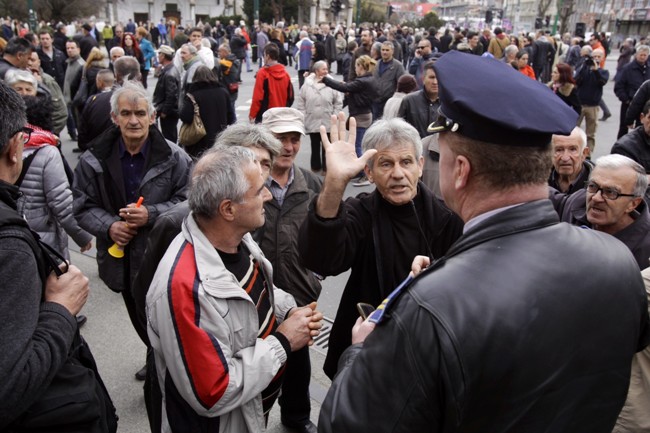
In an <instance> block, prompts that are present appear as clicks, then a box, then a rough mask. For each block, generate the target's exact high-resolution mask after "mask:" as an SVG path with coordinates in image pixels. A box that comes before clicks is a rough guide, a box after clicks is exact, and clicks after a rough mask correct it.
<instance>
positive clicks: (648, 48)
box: [636, 45, 650, 54]
mask: <svg viewBox="0 0 650 433" xmlns="http://www.w3.org/2000/svg"><path fill="white" fill-rule="evenodd" d="M639 51H645V52H646V53H650V46H648V45H639V46H638V47H636V52H637V54H638V53H639Z"/></svg>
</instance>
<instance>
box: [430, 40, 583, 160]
mask: <svg viewBox="0 0 650 433" xmlns="http://www.w3.org/2000/svg"><path fill="white" fill-rule="evenodd" d="M433 68H434V70H435V72H436V78H437V79H438V83H439V89H438V96H439V98H440V109H439V116H438V120H436V121H435V122H434V123H432V124H431V125H429V128H428V131H429V132H432V133H438V132H442V131H451V132H454V133H458V134H461V135H463V136H465V137H468V138H472V139H475V140H479V141H484V142H488V143H494V144H503V145H510V146H522V147H542V146H546V145H548V144H549V143H550V141H551V136H552V135H553V134H557V135H569V134H570V133H571V131H572V130H573V128H574V127H575V126H576V121H577V119H578V115H577V114H576V112H575V111H574V110H573V109H572V108H571V107H569V106H568V105H567V104H566V103H564V101H562V100H561V99H560V98H559V97H558V96H557V95H555V93H553V92H552V91H551V90H550V89H549V88H548V87H547V86H545V85H543V84H541V83H539V82H537V81H535V80H531V79H530V78H528V77H526V76H525V75H524V74H522V73H521V72H518V71H516V70H515V69H514V68H513V67H511V66H510V65H508V64H506V63H502V62H500V61H498V60H494V59H490V58H485V57H480V56H475V55H472V54H466V53H460V52H457V51H450V52H448V53H446V54H445V55H443V56H442V57H441V58H440V60H438V61H437V62H436V63H435V65H434V66H433Z"/></svg>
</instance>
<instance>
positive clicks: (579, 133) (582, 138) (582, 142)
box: [551, 126, 587, 152]
mask: <svg viewBox="0 0 650 433" xmlns="http://www.w3.org/2000/svg"><path fill="white" fill-rule="evenodd" d="M555 137H565V136H563V135H555V134H554V135H553V136H552V137H551V144H555ZM568 137H569V138H574V139H576V140H578V146H579V147H580V152H582V151H583V150H584V148H585V147H587V134H585V131H583V129H582V128H581V127H579V126H576V127H575V128H573V130H572V131H571V134H569V135H568Z"/></svg>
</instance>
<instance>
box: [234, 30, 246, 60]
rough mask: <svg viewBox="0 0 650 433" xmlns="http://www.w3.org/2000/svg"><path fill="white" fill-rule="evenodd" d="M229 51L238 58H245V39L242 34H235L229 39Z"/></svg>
mask: <svg viewBox="0 0 650 433" xmlns="http://www.w3.org/2000/svg"><path fill="white" fill-rule="evenodd" d="M230 51H231V52H232V53H233V54H234V55H235V57H237V58H238V59H239V60H242V59H244V58H246V39H244V37H243V36H236V35H233V37H232V38H231V39H230Z"/></svg>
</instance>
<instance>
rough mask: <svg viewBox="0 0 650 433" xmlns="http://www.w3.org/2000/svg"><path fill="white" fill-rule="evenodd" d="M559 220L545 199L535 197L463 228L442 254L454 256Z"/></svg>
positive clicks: (556, 222)
mask: <svg viewBox="0 0 650 433" xmlns="http://www.w3.org/2000/svg"><path fill="white" fill-rule="evenodd" d="M559 222H560V219H559V217H558V215H557V212H556V211H555V209H554V208H553V205H552V204H551V201H550V200H548V199H544V200H535V201H531V202H528V203H524V204H521V205H519V206H514V207H511V208H508V209H506V210H504V211H502V212H499V213H498V214H496V215H493V216H491V217H489V218H487V219H486V220H484V221H482V222H481V223H479V224H477V225H476V226H474V227H472V228H470V229H469V230H467V232H466V233H464V234H463V236H461V237H460V238H459V239H458V240H457V241H456V243H455V244H454V245H452V246H451V248H450V249H449V252H448V253H447V254H446V256H445V257H451V256H455V255H456V254H460V253H462V252H463V251H466V250H468V249H470V248H474V247H475V246H476V245H479V244H482V243H483V242H487V241H489V240H492V239H496V238H501V237H505V236H509V235H513V234H516V233H522V232H526V231H530V230H536V229H539V228H542V227H547V226H551V225H554V224H558V223H559ZM443 259H444V258H443Z"/></svg>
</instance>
